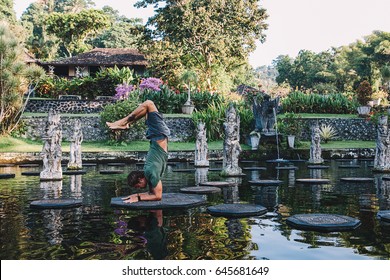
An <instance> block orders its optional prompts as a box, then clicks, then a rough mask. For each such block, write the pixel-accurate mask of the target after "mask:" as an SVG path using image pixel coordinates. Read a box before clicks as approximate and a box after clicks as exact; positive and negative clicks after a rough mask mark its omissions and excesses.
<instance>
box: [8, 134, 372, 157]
mask: <svg viewBox="0 0 390 280" xmlns="http://www.w3.org/2000/svg"><path fill="white" fill-rule="evenodd" d="M42 145H43V142H42V141H33V140H27V139H18V138H13V137H0V152H21V153H23V152H40V151H41V150H42ZM69 146H70V143H69V142H62V150H63V151H64V152H68V151H69ZM241 147H242V149H243V150H250V147H249V146H248V145H245V144H241ZM321 147H322V148H323V149H351V148H375V141H330V142H328V143H321ZM208 148H209V150H222V148H223V141H222V140H220V141H213V142H209V143H208ZM148 149H149V142H148V141H131V142H129V143H127V144H119V143H118V144H115V143H114V144H112V143H109V142H83V143H82V151H83V152H126V151H147V150H148ZM297 149H310V142H309V141H302V142H301V144H300V146H299V147H297ZM169 150H170V151H194V150H195V142H169Z"/></svg>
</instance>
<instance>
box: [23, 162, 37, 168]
mask: <svg viewBox="0 0 390 280" xmlns="http://www.w3.org/2000/svg"><path fill="white" fill-rule="evenodd" d="M18 166H19V168H31V167H39V164H38V163H31V164H19V165H18Z"/></svg>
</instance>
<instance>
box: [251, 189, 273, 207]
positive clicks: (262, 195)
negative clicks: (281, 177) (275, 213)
mask: <svg viewBox="0 0 390 280" xmlns="http://www.w3.org/2000/svg"><path fill="white" fill-rule="evenodd" d="M254 188H255V204H260V205H263V206H264V207H266V208H267V209H269V210H272V209H274V208H275V207H276V206H277V205H278V203H279V202H278V190H279V187H278V186H261V187H259V186H254Z"/></svg>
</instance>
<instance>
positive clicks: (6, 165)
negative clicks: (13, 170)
mask: <svg viewBox="0 0 390 280" xmlns="http://www.w3.org/2000/svg"><path fill="white" fill-rule="evenodd" d="M12 166H15V164H11V163H2V164H0V167H12Z"/></svg>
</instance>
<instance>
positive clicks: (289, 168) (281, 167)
mask: <svg viewBox="0 0 390 280" xmlns="http://www.w3.org/2000/svg"><path fill="white" fill-rule="evenodd" d="M275 169H276V170H297V169H298V167H296V166H276V167H275Z"/></svg>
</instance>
